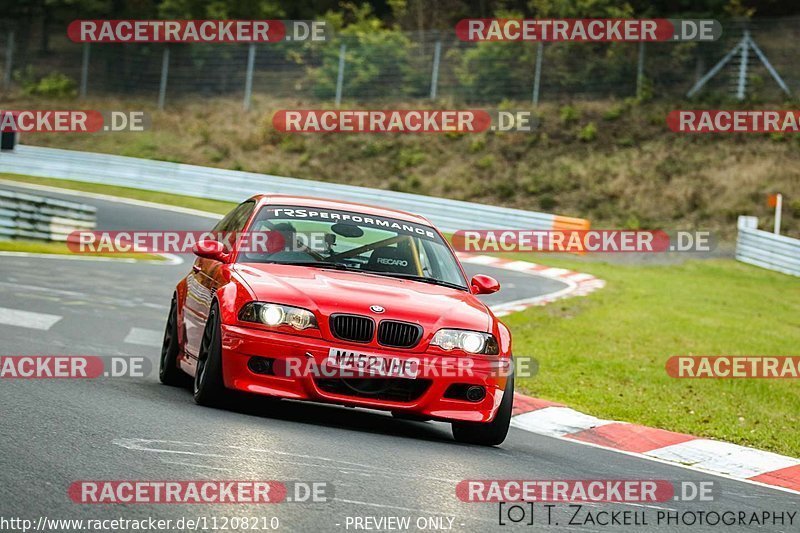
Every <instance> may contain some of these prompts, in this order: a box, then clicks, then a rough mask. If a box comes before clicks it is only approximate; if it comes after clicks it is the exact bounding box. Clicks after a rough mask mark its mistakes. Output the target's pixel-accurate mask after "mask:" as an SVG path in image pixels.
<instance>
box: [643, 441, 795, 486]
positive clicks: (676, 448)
mask: <svg viewBox="0 0 800 533" xmlns="http://www.w3.org/2000/svg"><path fill="white" fill-rule="evenodd" d="M644 454H645V455H647V456H651V457H658V458H659V459H664V460H666V461H675V462H678V463H684V464H690V465H692V466H696V467H697V468H702V469H704V470H713V471H714V472H722V473H723V474H728V475H731V476H735V477H744V478H748V477H755V476H758V475H760V474H764V473H766V472H772V471H774V470H781V469H782V468H788V467H790V466H795V465H798V464H800V460H798V459H793V458H791V457H785V456H783V455H778V454H776V453H770V452H765V451H763V450H755V449H753V448H746V447H744V446H739V445H737V444H731V443H729V442H720V441H716V440H708V439H695V440H690V441H686V442H681V443H678V444H673V445H671V446H665V447H663V448H658V449H656V450H651V451H649V452H644Z"/></svg>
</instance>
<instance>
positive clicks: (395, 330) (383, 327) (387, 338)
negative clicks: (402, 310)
mask: <svg viewBox="0 0 800 533" xmlns="http://www.w3.org/2000/svg"><path fill="white" fill-rule="evenodd" d="M421 338H422V327H421V326H419V325H418V324H411V323H409V322H396V321H394V320H383V321H381V323H380V325H379V326H378V343H379V344H381V345H383V346H391V347H393V348H413V347H414V346H416V345H417V343H418V342H419V340H420V339H421Z"/></svg>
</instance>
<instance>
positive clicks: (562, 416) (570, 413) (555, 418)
mask: <svg viewBox="0 0 800 533" xmlns="http://www.w3.org/2000/svg"><path fill="white" fill-rule="evenodd" d="M610 423H612V421H611V420H601V419H599V418H595V417H593V416H590V415H587V414H584V413H580V412H578V411H575V410H574V409H570V408H569V407H545V408H544V409H537V410H536V411H530V412H528V413H523V414H520V415H517V416H515V417H513V418H512V419H511V425H512V426H514V427H517V428H520V429H525V430H527V431H531V432H533V433H538V434H540V435H549V436H562V435H568V434H570V433H577V432H578V431H583V430H585V429H590V428H596V427H599V426H604V425H606V424H610Z"/></svg>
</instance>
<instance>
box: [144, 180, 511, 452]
mask: <svg viewBox="0 0 800 533" xmlns="http://www.w3.org/2000/svg"><path fill="white" fill-rule="evenodd" d="M214 232H216V233H215V235H216V234H217V233H218V234H219V235H223V237H220V238H219V239H217V240H201V241H199V242H198V243H197V245H196V246H195V253H196V255H197V256H198V258H197V260H196V261H195V263H194V265H193V266H192V271H191V272H190V273H189V275H188V276H186V277H185V278H184V279H182V280H181V281H180V282H179V283H178V286H177V287H176V290H175V294H174V296H173V299H172V305H171V308H170V313H169V317H168V320H167V326H166V332H165V335H164V343H163V348H162V353H161V366H160V372H159V375H160V379H161V381H162V382H163V383H166V384H169V385H179V384H181V383H183V382H186V381H188V378H187V376H186V374H188V375H189V376H193V377H194V387H193V389H194V399H195V401H196V402H197V403H199V404H201V405H218V404H219V403H220V401H221V400H222V399H223V398H224V396H225V395H226V394H227V393H228V392H229V391H230V390H237V391H243V392H248V393H255V394H262V395H266V396H272V397H279V398H286V399H293V400H310V401H315V402H328V403H335V404H343V405H348V406H358V407H365V408H371V409H381V410H386V411H391V412H392V413H393V414H394V415H395V416H397V417H400V418H410V419H422V420H429V419H433V420H441V421H447V422H451V423H452V428H453V435H454V437H455V438H456V440H458V441H462V442H468V443H475V444H483V445H496V444H500V443H501V442H503V440H504V439H505V437H506V434H507V433H508V427H509V422H510V419H511V408H512V402H513V396H514V379H513V373H512V372H511V371H510V368H511V364H510V362H511V336H510V333H509V330H508V328H506V327H505V326H504V325H503V324H502V323H501V322H500V321H499V320H498V319H497V318H496V317H495V316H494V314H492V312H491V311H490V310H489V308H488V307H487V306H486V305H485V304H484V303H483V302H481V301H480V300H479V299H478V298H476V295H477V294H488V293H492V292H495V291H497V290H498V289H499V288H500V286H499V284H498V283H497V281H495V280H494V279H492V278H490V277H488V276H482V275H478V276H475V277H473V278H472V280H471V281H469V282H468V281H467V278H466V275H465V273H464V270H463V268H462V266H461V264H460V263H459V262H458V259H457V258H456V257H455V255H454V253H453V250H452V248H451V247H450V245H449V244H448V242H447V241H446V240H445V238H444V237H442V234H441V233H440V232H439V231H438V230H437V229H436V228H434V227H433V225H432V224H431V223H430V222H429V221H428V220H427V219H425V218H424V217H421V216H417V215H413V214H409V213H405V212H401V211H394V210H390V209H385V208H379V207H371V206H366V205H360V204H353V203H347V202H338V201H330V200H322V199H315V198H302V197H289V196H279V195H268V196H267V195H260V196H255V197H253V198H250V199H249V200H247V201H246V202H243V203H242V204H240V205H238V206H237V207H236V208H235V209H233V210H232V211H231V212H230V213H228V215H226V216H225V217H224V218H223V219H222V220H221V221H220V222H219V224H217V226H216V227H215V228H214ZM259 235H261V236H262V237H263V238H262V239H260V240H259V239H257V238H256V237H257V236H259ZM242 236H247V237H248V238H246V239H245V238H242ZM256 241H259V244H260V245H258V246H257V245H256Z"/></svg>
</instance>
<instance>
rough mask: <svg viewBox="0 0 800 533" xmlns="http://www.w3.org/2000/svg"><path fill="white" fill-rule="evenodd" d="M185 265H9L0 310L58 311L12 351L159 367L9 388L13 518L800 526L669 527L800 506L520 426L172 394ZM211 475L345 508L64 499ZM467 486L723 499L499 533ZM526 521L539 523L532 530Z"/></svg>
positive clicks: (494, 513)
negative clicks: (499, 431)
mask: <svg viewBox="0 0 800 533" xmlns="http://www.w3.org/2000/svg"><path fill="white" fill-rule="evenodd" d="M48 195H50V196H59V195H55V194H52V193H48ZM68 196H71V195H65V196H64V197H65V198H66V197H68ZM85 201H86V202H87V203H91V204H94V205H96V206H97V207H98V220H99V224H98V226H99V228H101V229H109V230H114V229H205V228H207V227H209V226H210V225H211V221H210V220H208V219H203V218H200V217H197V216H193V215H187V214H181V213H173V212H168V211H163V210H156V209H150V208H144V207H140V206H131V205H126V204H118V203H112V202H108V201H102V200H94V199H87V200H85ZM467 267H468V269H469V270H470V272H469V273H470V274H472V273H474V272H476V270H475V269H474V267H471V266H469V265H468V266H467ZM478 268H479V269H480V270H481V271H482V272H486V273H488V274H490V275H494V276H496V277H497V278H498V279H499V280H500V282H501V284H503V285H504V289H503V290H502V291H501V292H500V293H499V294H498V295H496V299H495V300H494V301H493V302H492V303H500V302H503V301H511V300H515V299H520V298H525V297H531V296H535V295H537V294H542V293H544V292H550V291H551V290H553V289H554V288H558V287H557V286H556V287H554V286H552V285H547V284H554V283H556V282H552V281H550V280H541V281H540V280H538V279H536V278H532V277H530V276H527V275H522V274H514V273H508V272H504V271H500V270H496V269H489V268H484V267H478ZM188 269H189V263H188V262H187V263H184V264H182V265H153V264H146V263H134V264H131V263H119V262H107V261H75V260H68V259H62V258H38V257H7V256H6V257H0V308H2V309H11V310H18V311H27V312H30V313H35V314H36V315H37V316H39V315H46V316H52V317H60V318H59V319H58V320H57V321H56V322H55V323H53V324H52V325H51V326H50V327H49V329H45V328H39V329H36V328H32V327H28V326H26V325H24V324H22V323H17V324H13V320H11V321H10V322H11V323H0V339H2V346H3V349H2V352H3V354H4V355H50V354H67V355H127V356H141V357H145V358H147V359H148V360H150V361H151V362H152V367H151V368H152V369H153V371H152V372H150V373H149V375H147V376H146V377H143V378H99V379H96V380H3V381H2V382H0V406H2V407H0V411H1V413H2V416H1V417H0V517H2V518H6V519H8V518H12V517H17V518H25V519H30V520H33V521H34V523H35V522H36V521H37V520H38V519H39V517H42V516H45V517H48V518H51V519H52V518H64V519H66V518H74V519H81V518H82V519H89V518H108V519H112V518H120V517H122V518H127V519H145V518H149V517H153V518H157V519H173V520H178V519H180V518H182V517H186V518H197V517H207V518H208V519H209V520H211V519H212V518H213V517H216V518H217V519H218V520H219V519H221V518H222V517H241V516H248V517H265V518H266V519H267V523H269V518H272V517H277V518H278V519H279V522H280V527H279V529H278V530H279V531H364V530H366V529H356V528H355V527H354V526H353V525H352V521H353V520H354V519H355V518H362V519H363V518H366V517H375V518H380V517H390V516H392V517H410V518H411V528H410V530H411V531H437V530H442V529H437V528H434V527H428V528H427V529H422V528H417V527H416V521H417V519H423V518H428V517H434V518H438V519H439V520H441V521H442V522H443V527H444V528H446V527H448V525H449V526H450V527H451V529H450V530H452V531H470V532H473V531H489V530H498V529H499V530H504V529H509V528H513V529H524V530H528V531H542V530H546V531H560V530H563V531H631V532H632V531H751V530H752V531H800V526H798V517H797V516H795V519H794V522H793V524H791V525H790V524H789V522H788V519H787V521H786V522H785V523H784V524H783V525H781V524H773V523H772V522H769V523H768V524H767V525H762V526H752V527H744V526H739V525H735V526H724V525H716V526H713V525H700V524H699V523H695V524H694V525H676V524H675V522H674V521H672V522H671V523H669V524H667V523H665V522H664V519H663V518H662V520H661V522H659V521H658V519H659V514H660V513H661V514H662V516H663V515H664V513H669V512H670V511H673V510H676V511H679V512H680V513H683V512H684V511H693V512H694V513H695V514H693V515H683V516H686V517H692V516H693V517H695V519H697V518H698V516H699V514H698V513H699V512H704V513H708V512H711V511H716V512H719V513H722V512H726V511H732V512H735V513H739V512H742V511H743V512H746V513H753V512H756V513H759V515H760V516H763V515H761V513H763V512H764V511H768V512H769V511H772V512H776V513H781V512H792V511H797V509H798V502H800V498H798V497H797V496H796V495H792V494H788V493H785V492H781V491H778V490H773V489H770V488H766V487H761V486H756V485H753V484H748V483H743V482H739V481H735V480H730V479H727V478H722V477H718V476H713V475H709V474H704V473H699V472H696V471H693V470H688V469H684V468H681V467H678V466H674V465H668V464H663V463H659V462H654V461H650V460H645V459H641V458H639V457H633V456H629V455H625V454H620V453H616V452H612V451H608V450H603V449H600V448H595V447H590V446H585V445H581V444H578V443H573V442H569V441H566V440H562V439H555V438H551V437H545V436H539V435H535V434H531V433H528V432H525V431H522V430H519V429H514V428H512V429H511V432H510V433H509V436H508V439H507V440H506V442H505V443H504V444H503V445H502V446H500V447H497V448H482V447H477V446H468V445H461V444H457V443H455V442H454V441H453V440H452V437H451V434H450V428H449V426H448V425H447V424H443V423H438V422H408V421H401V420H397V419H394V418H392V417H391V416H389V415H387V414H384V413H379V412H373V411H367V410H360V409H348V408H343V407H335V406H323V405H318V404H309V403H305V404H303V403H296V402H286V401H283V402H271V401H268V400H265V399H261V398H256V397H244V398H240V399H238V400H237V401H236V402H235V403H234V404H233V405H232V406H231V407H230V408H229V409H227V410H217V409H208V408H203V407H199V406H196V405H195V404H194V403H193V401H192V399H191V395H190V392H189V391H188V390H184V389H178V388H171V387H165V386H162V385H161V384H159V382H158V379H157V375H156V373H155V371H154V370H155V368H156V366H157V361H158V355H159V348H158V346H157V345H158V342H159V339H158V337H159V336H160V332H161V331H162V328H163V323H164V318H165V316H166V313H167V308H168V304H169V299H170V295H171V291H172V288H173V287H174V285H175V283H176V282H177V280H178V279H180V277H182V276H183V275H185V273H186V272H187V270H188ZM12 316H13V313H12ZM6 322H9V321H6ZM541 371H546V369H542V370H541ZM198 479H212V480H234V479H253V480H278V481H290V480H301V481H309V482H311V481H324V482H327V483H329V484H330V485H331V486H332V487H333V489H332V492H333V498H332V499H331V500H330V501H328V502H325V503H296V502H293V503H288V502H287V503H280V504H267V505H166V504H162V505H80V504H76V503H73V502H72V501H71V500H70V498H69V497H68V495H67V488H68V486H69V485H70V483H72V482H74V481H77V480H198ZM464 479H662V480H669V481H673V482H679V481H695V482H699V481H709V480H713V481H714V482H715V490H716V496H715V501H714V502H710V503H709V502H705V503H699V502H680V501H669V502H664V503H654V504H652V505H651V504H648V506H639V505H633V504H584V505H583V507H582V508H581V509H580V510H579V512H578V515H577V517H576V518H575V519H573V522H574V521H578V522H580V523H582V524H583V523H584V522H585V520H586V519H587V517H589V516H591V517H594V518H596V519H597V520H599V521H602V520H604V519H609V518H610V516H609V515H598V514H597V513H598V512H600V511H609V512H615V511H617V512H625V513H627V515H628V517H629V519H630V520H637V521H638V522H637V525H627V526H625V525H607V526H601V525H593V524H591V523H590V524H588V525H577V524H575V523H573V524H572V525H570V524H569V522H570V519H571V517H572V515H573V513H574V512H575V511H576V510H577V508H571V507H569V506H568V505H566V504H558V505H557V506H556V507H555V508H554V509H553V510H552V515H551V520H549V521H548V516H547V511H546V509H545V508H544V507H543V506H542V505H541V504H536V505H534V509H533V514H532V518H531V516H530V515H528V514H526V516H525V518H524V520H522V522H520V524H518V525H516V527H514V526H512V525H506V526H500V525H499V524H498V520H499V513H498V511H499V508H498V505H497V504H483V503H463V502H461V501H460V500H459V499H458V498H457V497H456V495H455V486H456V484H457V483H458V482H459V481H461V480H464ZM617 516H618V518H620V519H622V517H623V516H624V515H622V514H620V515H617ZM450 519H452V523H451V522H449V520H450ZM530 520H532V521H533V525H523V524H526V523H527V522H529V521H530ZM504 521H505V522H506V523H508V522H509V520H508V518H506V519H505V520H504ZM643 521H644V522H646V523H644V524H643V523H642V522H643ZM431 523H432V522H431ZM431 523H429V525H430V524H431ZM556 523H557V524H556ZM348 524H350V525H349V527H348ZM173 530H174V528H173ZM372 530H387V529H386V528H382V529H381V528H378V529H375V528H373V529H372Z"/></svg>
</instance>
